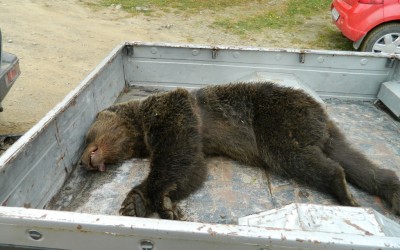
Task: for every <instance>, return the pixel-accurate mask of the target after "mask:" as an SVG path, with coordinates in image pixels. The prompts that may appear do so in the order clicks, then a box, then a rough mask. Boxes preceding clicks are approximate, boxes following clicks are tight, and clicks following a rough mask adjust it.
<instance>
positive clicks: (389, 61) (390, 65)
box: [385, 58, 396, 68]
mask: <svg viewBox="0 0 400 250" xmlns="http://www.w3.org/2000/svg"><path fill="white" fill-rule="evenodd" d="M395 61H396V59H394V58H388V59H387V61H386V65H385V66H386V68H393V66H394V63H395Z"/></svg>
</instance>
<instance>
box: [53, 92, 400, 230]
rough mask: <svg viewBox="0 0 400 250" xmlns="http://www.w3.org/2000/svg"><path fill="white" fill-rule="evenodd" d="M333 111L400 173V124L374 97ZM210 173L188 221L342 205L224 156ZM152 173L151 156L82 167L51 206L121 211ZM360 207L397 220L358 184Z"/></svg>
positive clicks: (186, 204) (336, 105)
mask: <svg viewBox="0 0 400 250" xmlns="http://www.w3.org/2000/svg"><path fill="white" fill-rule="evenodd" d="M161 91H167V90H166V89H162V88H154V87H131V88H130V89H129V91H125V92H124V93H123V94H122V95H121V96H120V97H119V98H118V100H117V102H122V101H127V100H131V99H140V98H145V97H146V96H148V95H150V94H153V93H158V92H161ZM324 101H325V103H326V107H327V112H328V114H329V115H330V117H332V119H333V120H334V121H335V122H336V123H337V124H338V125H339V126H340V128H341V129H342V130H343V131H344V132H345V134H346V135H347V137H348V139H349V141H350V142H351V143H352V144H353V145H354V147H356V148H358V149H359V150H360V151H362V152H364V153H365V154H366V155H368V157H369V159H371V160H372V161H374V162H375V163H376V164H378V165H379V166H384V167H385V168H388V169H392V170H394V171H396V172H397V173H398V174H399V175H400V165H399V164H398V163H399V162H400V122H399V121H396V120H395V119H394V118H393V117H392V115H391V114H390V113H388V112H387V110H386V109H385V108H384V107H383V106H382V105H379V103H378V104H374V103H373V102H372V101H360V100H340V99H335V98H330V99H325V100H324ZM207 165H208V169H209V175H208V179H207V182H206V183H205V185H204V187H203V188H202V189H201V190H199V191H198V192H196V193H195V194H194V195H192V196H190V197H189V198H188V199H186V200H184V201H182V202H181V203H180V206H181V208H182V210H183V212H184V213H185V214H186V217H187V218H186V219H187V220H188V221H194V222H204V223H222V224H237V222H238V219H239V218H240V217H243V216H247V215H250V214H254V213H259V212H262V211H266V210H270V209H274V208H281V207H283V206H285V205H289V204H291V203H312V204H324V205H337V204H338V203H337V202H336V200H335V199H333V198H332V197H331V196H330V195H326V194H324V193H321V192H318V191H316V190H314V189H311V188H309V187H307V186H305V185H302V184H298V183H295V182H294V181H292V180H288V179H284V178H282V177H280V176H277V175H274V174H270V175H267V174H265V172H264V171H263V170H261V169H258V168H255V167H250V166H243V165H241V164H239V163H237V162H235V161H232V160H229V159H227V158H223V157H213V158H208V161H207ZM148 171H149V162H148V160H147V159H144V160H143V159H132V160H130V161H127V162H125V163H123V164H121V165H117V166H113V167H109V168H108V169H107V172H105V173H99V172H88V171H86V170H85V169H81V168H79V167H78V168H76V170H75V171H74V172H73V173H72V175H71V177H70V178H69V179H68V181H67V182H66V184H65V185H64V186H63V188H62V189H61V191H60V193H59V194H58V195H56V196H55V197H54V198H53V200H52V201H51V202H50V204H49V205H48V206H47V207H46V208H47V209H52V210H63V211H64V210H65V211H75V212H80V213H93V214H109V215H118V210H119V207H120V205H121V203H122V201H123V200H124V198H125V196H126V194H127V193H128V192H129V190H130V189H131V188H132V187H133V186H135V185H137V184H139V183H140V181H141V180H143V179H144V178H145V177H146V176H147V173H148ZM351 191H352V192H353V193H354V195H355V197H356V199H357V200H358V201H359V203H360V205H362V206H366V207H372V208H374V209H375V210H376V211H378V212H381V213H382V214H385V215H387V216H389V217H391V218H392V219H393V220H395V221H397V222H400V218H399V217H397V216H393V215H392V214H391V213H390V211H389V209H388V207H387V206H386V205H385V204H384V203H383V201H382V200H381V199H379V198H377V197H375V196H371V195H369V194H367V193H365V192H364V191H361V190H359V189H357V188H354V187H352V188H351Z"/></svg>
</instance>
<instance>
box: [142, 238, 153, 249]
mask: <svg viewBox="0 0 400 250" xmlns="http://www.w3.org/2000/svg"><path fill="white" fill-rule="evenodd" d="M153 248H154V244H153V242H151V241H149V240H142V241H141V242H140V249H142V250H152V249H153Z"/></svg>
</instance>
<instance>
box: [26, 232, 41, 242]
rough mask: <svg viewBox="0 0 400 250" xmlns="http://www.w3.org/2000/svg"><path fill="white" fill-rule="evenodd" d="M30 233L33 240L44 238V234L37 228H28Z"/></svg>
mask: <svg viewBox="0 0 400 250" xmlns="http://www.w3.org/2000/svg"><path fill="white" fill-rule="evenodd" d="M28 235H29V238H31V239H32V240H41V239H42V238H43V235H42V234H41V233H40V232H38V231H36V230H28Z"/></svg>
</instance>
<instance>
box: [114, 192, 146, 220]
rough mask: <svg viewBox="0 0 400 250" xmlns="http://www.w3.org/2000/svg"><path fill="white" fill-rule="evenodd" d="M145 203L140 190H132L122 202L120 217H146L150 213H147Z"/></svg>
mask: <svg viewBox="0 0 400 250" xmlns="http://www.w3.org/2000/svg"><path fill="white" fill-rule="evenodd" d="M148 210H149V209H148V206H147V201H146V199H145V197H144V195H143V193H142V192H141V191H140V190H137V189H132V190H131V191H130V192H129V193H128V195H127V196H126V198H125V200H124V202H122V205H121V209H120V210H119V214H120V215H124V216H134V217H146V216H147V215H149V214H150V213H151V211H148Z"/></svg>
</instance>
